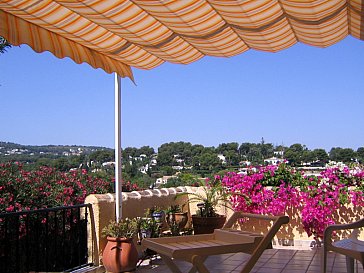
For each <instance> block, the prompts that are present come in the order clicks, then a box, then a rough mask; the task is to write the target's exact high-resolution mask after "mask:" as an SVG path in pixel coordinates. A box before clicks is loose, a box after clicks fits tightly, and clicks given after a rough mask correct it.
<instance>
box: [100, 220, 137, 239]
mask: <svg viewBox="0 0 364 273" xmlns="http://www.w3.org/2000/svg"><path fill="white" fill-rule="evenodd" d="M137 232H138V219H137V218H132V219H129V218H125V219H123V220H120V221H119V222H116V221H113V220H112V221H110V223H109V224H108V225H107V226H106V227H104V228H103V229H102V232H101V235H102V236H103V237H113V238H133V237H135V235H136V234H137Z"/></svg>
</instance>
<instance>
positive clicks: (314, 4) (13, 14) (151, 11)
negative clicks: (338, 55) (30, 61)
mask: <svg viewBox="0 0 364 273" xmlns="http://www.w3.org/2000/svg"><path fill="white" fill-rule="evenodd" d="M363 13H364V4H363V3H362V1H361V0H317V1H308V0H307V1H297V0H279V1H278V0H254V1H247V0H240V1H238V0H235V1H233V0H178V1H162V0H160V1H156V0H148V1H145V0H144V1H142V0H132V1H129V0H88V1H71V0H42V1H39V0H0V36H4V37H5V38H6V39H7V40H8V41H9V42H10V43H11V44H13V45H20V44H28V45H29V46H31V47H32V48H33V49H34V50H35V51H37V52H42V51H46V50H48V51H50V52H52V53H53V54H54V55H55V56H57V57H59V58H64V57H66V56H67V57H70V58H72V59H73V60H74V61H75V62H77V63H81V62H87V63H89V64H90V65H91V66H93V67H95V68H102V69H104V70H105V71H107V72H109V73H110V72H117V73H118V74H119V75H120V76H123V77H125V76H129V77H132V72H131V69H130V67H136V68H141V69H151V68H154V67H156V66H158V65H160V64H162V63H163V62H165V61H167V62H171V63H178V64H188V63H191V62H194V61H196V60H198V59H200V58H202V57H203V56H206V55H208V56H216V57H230V56H234V55H237V54H240V53H243V52H245V51H247V50H249V49H255V50H262V51H268V52H277V51H280V50H283V49H286V48H288V47H290V46H292V45H294V44H295V43H297V42H302V43H305V44H308V45H312V46H317V47H327V46H330V45H332V44H335V43H337V42H339V41H340V40H342V39H343V38H345V37H346V36H347V35H352V36H354V37H356V38H358V39H361V40H363V39H364V14H363Z"/></svg>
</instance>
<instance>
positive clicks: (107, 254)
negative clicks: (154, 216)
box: [102, 218, 138, 272]
mask: <svg viewBox="0 0 364 273" xmlns="http://www.w3.org/2000/svg"><path fill="white" fill-rule="evenodd" d="M137 232H138V221H137V219H136V218H133V219H129V218H125V219H124V220H120V221H119V222H115V221H110V223H109V224H108V225H107V226H106V227H104V228H103V230H102V236H104V237H106V239H107V244H106V246H105V249H104V251H103V253H102V261H103V264H104V266H105V269H106V270H107V271H108V272H125V271H135V270H136V265H137V263H138V251H137V249H136V246H135V244H134V240H133V239H134V237H135V236H136V234H137Z"/></svg>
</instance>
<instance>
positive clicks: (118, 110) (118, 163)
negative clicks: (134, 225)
mask: <svg viewBox="0 0 364 273" xmlns="http://www.w3.org/2000/svg"><path fill="white" fill-rule="evenodd" d="M121 161H122V159H121V78H120V76H119V75H118V74H117V73H115V195H116V200H115V201H116V202H115V203H116V204H115V205H116V208H115V213H116V221H119V220H120V219H121V218H122V201H123V200H122V193H121V163H122V162H121Z"/></svg>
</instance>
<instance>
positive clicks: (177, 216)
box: [166, 205, 188, 235]
mask: <svg viewBox="0 0 364 273" xmlns="http://www.w3.org/2000/svg"><path fill="white" fill-rule="evenodd" d="M187 221H188V215H187V212H183V211H182V208H181V206H180V205H171V206H170V207H168V208H167V210H166V222H167V224H168V226H169V228H170V230H171V233H172V235H179V233H180V231H181V230H182V229H183V228H184V227H185V226H186V224H187Z"/></svg>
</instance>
